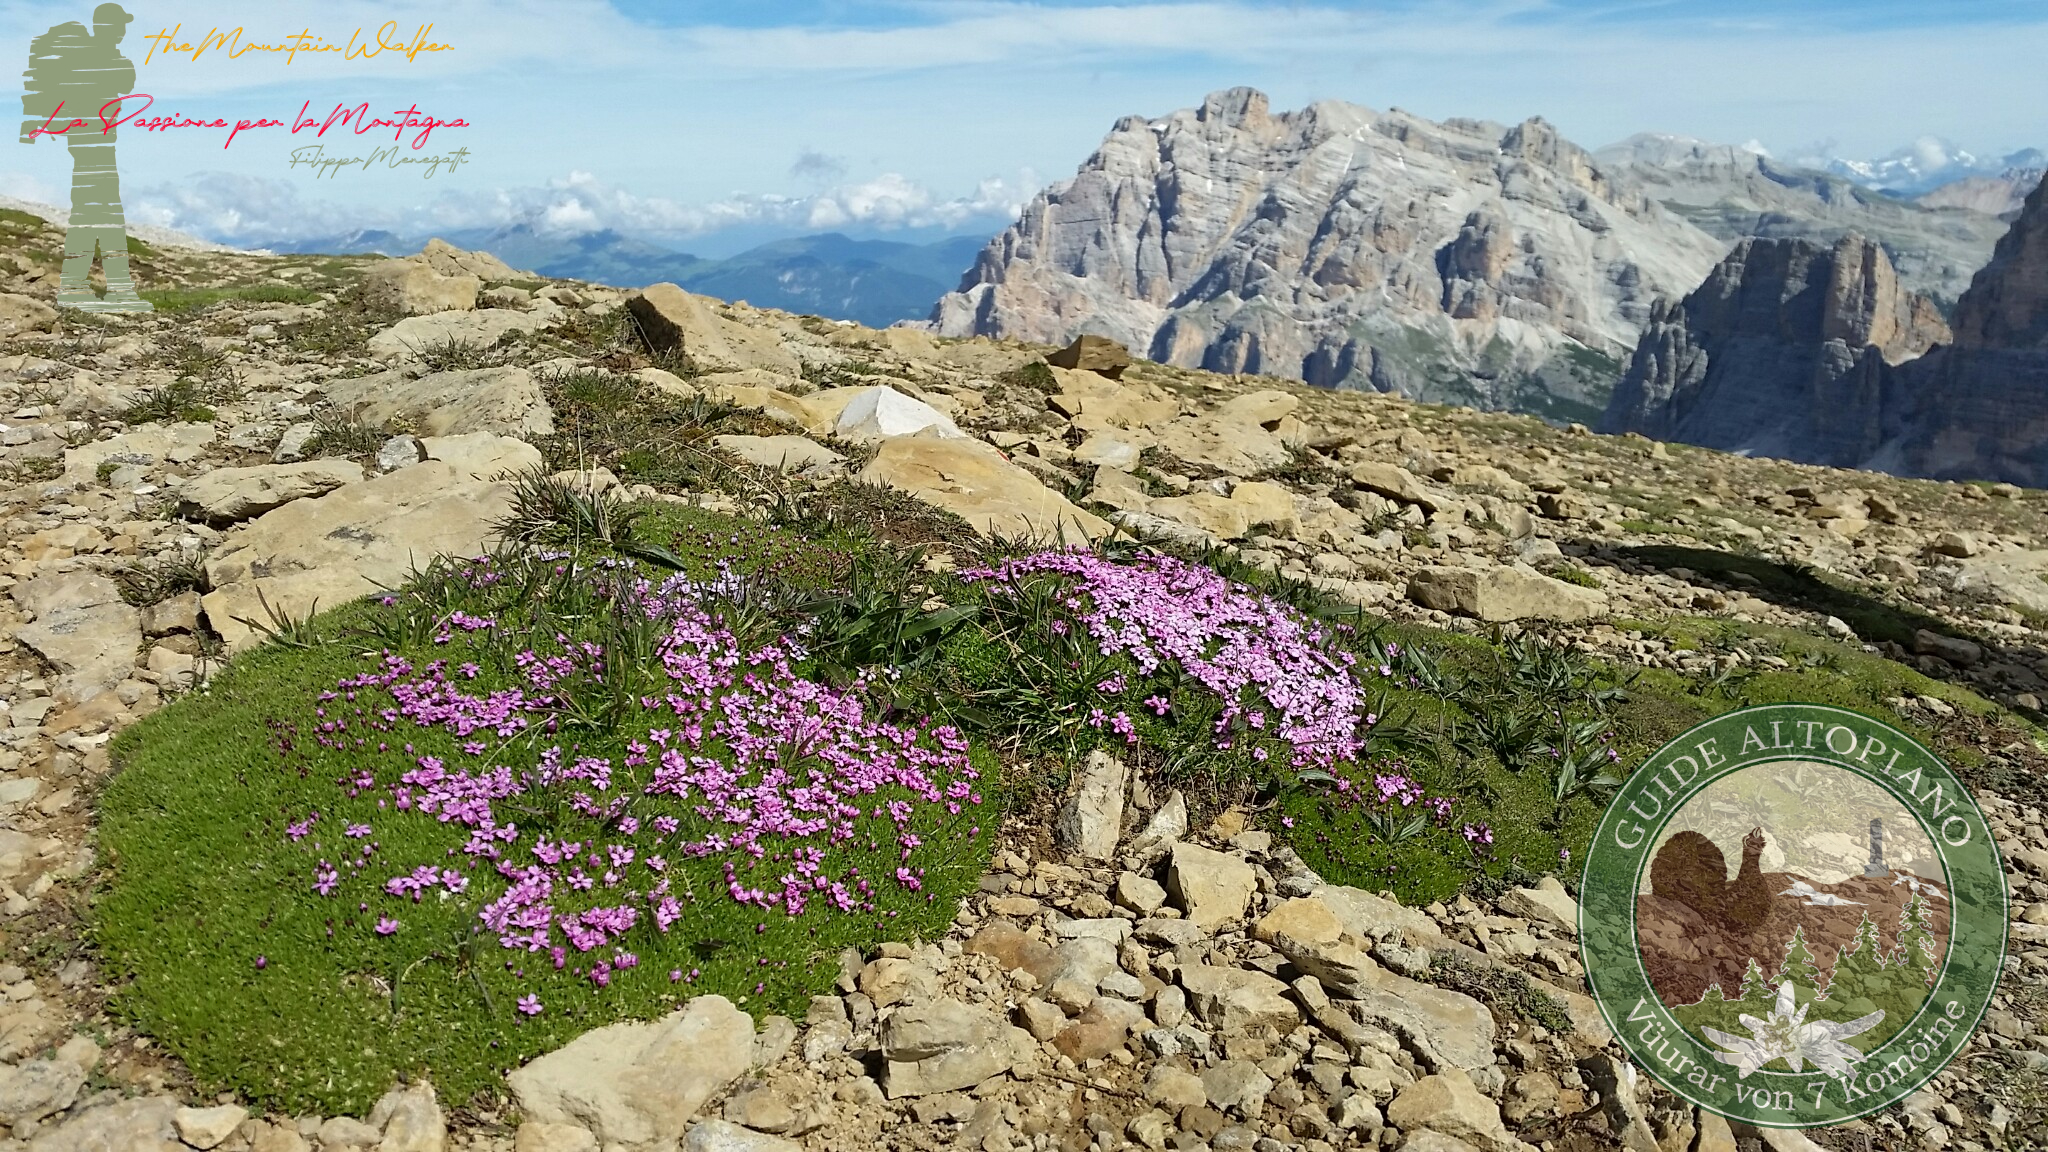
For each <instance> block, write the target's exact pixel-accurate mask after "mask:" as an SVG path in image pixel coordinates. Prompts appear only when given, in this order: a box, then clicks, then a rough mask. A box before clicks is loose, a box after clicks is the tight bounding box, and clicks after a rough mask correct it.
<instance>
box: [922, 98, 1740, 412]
mask: <svg viewBox="0 0 2048 1152" xmlns="http://www.w3.org/2000/svg"><path fill="white" fill-rule="evenodd" d="M1720 253H1721V246H1720V245H1719V244H1717V243H1716V242H1715V241H1714V240H1713V239H1712V238H1711V237H1708V236H1706V235H1704V234H1702V233H1701V232H1699V231H1698V230H1696V229H1694V228H1692V227H1690V226H1688V225H1686V224H1685V223H1683V222H1682V221H1680V220H1678V219H1677V218H1675V217H1674V216H1672V215H1671V214H1670V213H1668V212H1666V211H1665V210H1664V209H1663V208H1661V207H1660V206H1659V205H1657V204H1656V203H1655V202H1654V201H1653V200H1652V199H1651V198H1650V197H1649V196H1648V195H1646V194H1645V193H1644V192H1643V191H1642V190H1641V189H1639V188H1637V187H1636V186H1634V185H1632V184H1630V183H1628V182H1626V181H1623V180H1617V179H1615V178H1614V177H1613V176H1612V175H1611V174H1610V173H1608V172H1607V171H1606V170H1605V168H1604V167H1602V166H1601V165H1598V164H1596V163H1595V162H1594V160H1593V158H1592V157H1591V156H1589V155H1588V154H1587V153H1586V152H1585V151H1584V150H1583V149H1580V148H1579V147H1577V146H1576V145H1574V144H1572V143H1570V142H1569V141H1566V140H1563V139H1561V138H1560V137H1559V136H1558V135H1557V132H1556V130H1555V129H1553V128H1551V127H1550V126H1549V125H1548V124H1546V123H1544V122H1543V121H1541V120H1529V121H1526V122H1524V123H1522V124H1520V125H1516V126H1514V127H1512V128H1509V127H1503V126H1501V125H1497V124H1488V123H1480V122H1476V121H1469V120H1453V121H1447V122H1445V123H1442V124H1436V123H1432V122H1430V121H1427V120H1424V119H1421V118H1419V117H1416V116H1412V115H1409V114H1407V113H1404V112H1399V111H1393V112H1385V113H1380V112H1374V111H1371V110H1369V109H1365V108H1360V107H1357V106H1355V105H1350V104H1344V103H1339V102H1335V101H1326V102H1323V103H1318V104H1315V105H1313V106H1311V107H1309V108H1305V109H1303V110H1301V111H1299V112H1289V113H1279V114H1275V113H1273V112H1271V111H1270V110H1269V109H1268V107H1267V102H1266V98H1265V97H1264V96H1263V95H1262V94H1260V93H1258V92H1255V91H1252V90H1250V89H1242V88H1240V89H1232V90H1230V91H1228V92H1219V93H1216V94H1213V95H1211V96H1210V97H1209V98H1208V99H1207V100H1206V101H1204V102H1203V104H1202V106H1201V107H1199V108H1195V109H1185V110H1182V111H1179V112H1175V113H1173V114H1171V115H1169V116H1166V117H1163V118H1160V119H1156V120H1147V119H1144V118H1142V117H1136V116H1133V117H1127V118H1125V119H1123V120H1121V121H1119V122H1118V123H1117V125H1116V126H1115V128H1114V129H1112V130H1111V132H1110V134H1109V136H1108V137H1107V138H1106V139H1105V140H1104V141H1103V143H1102V145H1101V147H1100V148H1099V149H1098V150H1097V151H1096V153H1095V155H1094V156H1092V157H1090V158H1089V159H1088V161H1087V162H1086V163H1085V164H1083V165H1082V167H1081V170H1080V172H1079V173H1078V174H1077V175H1076V176H1075V177H1074V178H1073V179H1072V180H1069V181H1066V182H1063V183H1061V184H1059V185H1057V186H1055V187H1053V188H1051V189H1048V190H1047V191H1046V192H1044V193H1042V194H1041V195H1040V196H1039V197H1038V198H1036V199H1035V200H1034V201H1033V202H1032V203H1031V204H1030V205H1029V206H1028V207H1026V209H1025V210H1024V213H1023V216H1022V218H1021V219H1020V220H1019V221H1018V223H1017V224H1015V225H1013V226H1012V227H1011V228H1009V229H1008V230H1006V231H1005V232H1004V233H1003V234H1002V235H1000V236H999V237H997V238H996V239H995V240H994V241H993V242H992V243H991V244H990V245H989V247H988V248H987V249H986V250H984V251H983V253H982V255H981V258H980V260H979V262H978V263H977V264H976V266H975V268H974V269H973V270H972V271H971V272H970V273H969V274H968V275H967V277H966V278H965V279H964V280H963V281H962V283H961V287H960V290H959V291H958V292H955V293H953V294H951V295H949V296H947V297H945V298H944V299H942V300H941V301H940V302H939V305H938V307H937V309H936V311H935V313H934V318H935V320H936V322H937V325H938V330H939V331H940V332H941V333H942V334H944V335H947V336H964V335H975V334H978V335H986V336H996V337H1007V338H1012V339H1025V340H1037V341H1044V342H1052V343H1064V342H1065V341H1066V340H1067V339H1068V338H1069V337H1071V336H1073V335H1075V334H1076V333H1079V332H1082V331H1087V332H1094V333H1098V334H1101V335H1106V336H1109V337H1112V338H1114V339H1116V340H1119V341H1121V342H1123V343H1125V344H1128V345H1130V346H1131V347H1133V348H1135V349H1138V350H1141V351H1143V352H1144V353H1145V354H1146V355H1148V356H1150V357H1151V358H1152V359H1154V360H1157V361H1159V362H1161V363H1166V364H1173V365H1178V366H1183V367H1201V368H1205V369H1209V370H1212V371H1218V372H1258V373H1264V374H1269V375H1276V376H1287V377H1294V378H1298V379H1303V380H1307V381H1308V382H1310V383H1312V384H1317V385H1322V386H1326V387H1350V388H1364V387H1369V388H1373V389H1377V390H1380V391H1399V392H1401V393H1404V394H1406V395H1411V396H1419V397H1424V398H1430V399H1456V400H1460V401H1465V402H1471V403H1475V404H1478V405H1481V406H1484V407H1490V408H1520V409H1524V410H1529V411H1538V412H1544V411H1548V412H1554V413H1559V414H1567V413H1569V414H1586V415H1590V413H1591V411H1594V410H1597V409H1598V407H1599V405H1600V403H1601V402H1602V401H1604V399H1605V395H1606V391H1607V388H1608V387H1609V385H1610V384H1611V380H1612V375H1613V371H1614V368H1615V365H1616V364H1617V363H1618V362H1619V360H1620V359H1622V358H1624V357H1625V356H1626V355H1627V354H1628V349H1630V348H1632V347H1633V346H1634V343H1635V339H1636V335H1637V333H1638V332H1639V330H1640V328H1641V325H1642V324H1643V322H1644V321H1645V320H1646V319H1647V317H1648V314H1649V304H1650V301H1651V300H1652V299H1653V298H1654V297H1656V296H1657V295H1659V294H1660V293H1661V294H1675V292H1679V291H1683V290H1685V289H1686V288H1688V287H1690V286H1691V285H1693V284H1696V283H1698V281H1699V279H1700V277H1702V276H1704V275H1705V273H1706V271H1707V269H1708V268H1709V267H1710V266H1711V265H1712V263H1713V261H1714V260H1715V259H1716V258H1717V257H1718V256H1719V255H1720Z"/></svg>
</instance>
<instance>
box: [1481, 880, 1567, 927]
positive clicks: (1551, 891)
mask: <svg viewBox="0 0 2048 1152" xmlns="http://www.w3.org/2000/svg"><path fill="white" fill-rule="evenodd" d="M1500 906H1501V910H1502V911H1504V912H1506V913H1507V914H1508V915H1510V916H1520V917H1522V918H1523V919H1525V920H1535V921H1538V922H1540V923H1543V924H1548V925H1550V926H1551V927H1552V928H1555V929H1557V930H1558V931H1560V932H1563V933H1564V934H1565V935H1567V936H1576V935H1578V934H1579V902H1578V901H1576V900H1574V899H1572V897H1571V893H1569V892H1566V891H1565V890H1564V885H1563V884H1562V883H1560V882H1559V881H1558V879H1557V877H1555V876H1545V877H1544V878H1543V879H1541V880H1539V881H1537V882H1536V886H1535V887H1534V888H1517V889H1515V890H1514V891H1512V892H1509V893H1508V894H1507V895H1505V896H1503V897H1501V900H1500Z"/></svg>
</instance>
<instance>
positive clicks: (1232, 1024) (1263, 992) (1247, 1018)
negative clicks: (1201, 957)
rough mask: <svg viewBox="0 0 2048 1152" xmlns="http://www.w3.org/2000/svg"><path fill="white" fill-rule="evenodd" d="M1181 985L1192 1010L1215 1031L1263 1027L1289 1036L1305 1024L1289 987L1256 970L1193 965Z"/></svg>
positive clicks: (1181, 972) (1183, 971) (1181, 977)
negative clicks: (1289, 991)
mask: <svg viewBox="0 0 2048 1152" xmlns="http://www.w3.org/2000/svg"><path fill="white" fill-rule="evenodd" d="M1180 986H1181V988H1182V989H1183V990H1184V991H1186V992H1187V996H1188V1007H1189V1008H1190V1009H1191V1010H1193V1012H1194V1014H1195V1016H1196V1017H1197V1018H1198V1019H1200V1020H1201V1021H1202V1023H1203V1024H1205V1025H1207V1026H1208V1028H1209V1030H1210V1031H1211V1032H1219V1033H1224V1034H1230V1033H1235V1032H1239V1031H1242V1030H1243V1029H1246V1028H1252V1027H1255V1026H1258V1025H1261V1024H1263V1025H1268V1026H1270V1027H1272V1028H1275V1029H1277V1030H1279V1031H1280V1032H1282V1033H1286V1032H1291V1031H1293V1029H1294V1026H1295V1025H1296V1024H1299V1023H1300V1022H1301V1010H1300V1009H1299V1008H1297V1007H1295V1004H1294V1001H1293V1000H1290V999H1288V996H1287V985H1285V984H1282V983H1281V982H1280V981H1278V980H1276V979H1274V978H1273V977H1271V976H1268V975H1266V974H1265V973H1264V972H1259V971H1256V970H1254V969H1250V968H1225V967H1221V966H1219V965H1211V964H1190V965H1188V966H1187V967H1185V968H1182V969H1181V970H1180Z"/></svg>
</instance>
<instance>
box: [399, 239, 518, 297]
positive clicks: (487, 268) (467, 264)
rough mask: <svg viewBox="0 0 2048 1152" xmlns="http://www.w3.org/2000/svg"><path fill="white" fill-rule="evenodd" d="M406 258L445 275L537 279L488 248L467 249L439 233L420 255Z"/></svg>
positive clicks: (496, 279) (489, 279) (496, 280)
mask: <svg viewBox="0 0 2048 1152" xmlns="http://www.w3.org/2000/svg"><path fill="white" fill-rule="evenodd" d="M406 259H408V260H412V261H415V262H418V263H421V264H425V265H426V266H427V267H429V268H432V269H433V270H434V271H436V272H438V273H440V274H441V275H443V276H474V277H476V278H477V279H479V280H481V281H483V282H484V283H486V284H493V283H503V282H504V281H507V280H531V279H534V277H532V276H530V275H528V274H526V273H523V272H520V271H518V270H517V269H515V268H513V267H512V266H511V265H510V264H507V263H505V262H504V261H503V260H500V259H498V258H497V257H496V256H493V255H491V254H490V253H489V252H468V251H464V250H463V249H461V248H457V247H456V246H455V245H453V244H450V243H449V242H447V241H446V240H443V239H441V238H440V237H438V236H436V237H435V238H434V239H432V240H429V241H427V246H426V247H425V248H422V249H421V250H420V253H419V255H417V256H408V257H406ZM512 291H518V290H517V289H513V290H512Z"/></svg>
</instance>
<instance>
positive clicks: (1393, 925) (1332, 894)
mask: <svg viewBox="0 0 2048 1152" xmlns="http://www.w3.org/2000/svg"><path fill="white" fill-rule="evenodd" d="M1309 895H1311V896H1314V897H1315V898H1316V899H1318V900H1320V901H1322V902H1323V904H1324V906H1326V907H1328V908H1329V909H1330V912H1331V913H1332V914H1333V915H1335V916H1336V917H1337V920H1338V922H1339V923H1341V924H1342V925H1343V926H1344V931H1345V932H1347V933H1349V934H1350V935H1352V936H1354V937H1356V938H1357V939H1360V940H1376V939H1378V938H1379V937H1380V936H1381V935H1382V934H1384V933H1386V932H1389V931H1396V932H1399V933H1400V934H1401V936H1402V938H1403V939H1404V940H1406V941H1407V942H1409V943H1410V944H1420V945H1422V946H1424V947H1428V948H1437V947H1442V946H1443V945H1445V944H1447V943H1449V941H1447V940H1446V939H1445V938H1444V935H1443V932H1442V930H1440V929H1439V928H1438V927H1437V926H1436V921H1434V920H1431V919H1430V918H1429V917H1428V915H1426V914H1425V913H1423V912H1421V911H1420V910H1418V909H1415V908H1410V907H1407V906H1406V905H1404V904H1400V903H1397V902H1395V901H1393V900H1389V899H1387V898H1385V897H1383V896H1375V895H1373V894H1372V893H1370V892H1367V891H1366V890H1365V889H1363V888H1350V887H1346V886H1344V885H1341V884H1321V885H1317V886H1316V888H1315V889H1314V891H1312V892H1310V893H1309Z"/></svg>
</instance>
